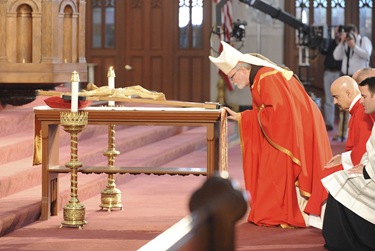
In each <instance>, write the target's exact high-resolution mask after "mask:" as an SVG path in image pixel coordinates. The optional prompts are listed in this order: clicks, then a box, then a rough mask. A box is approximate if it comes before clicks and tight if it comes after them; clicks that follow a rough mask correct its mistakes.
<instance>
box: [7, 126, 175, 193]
mask: <svg viewBox="0 0 375 251" xmlns="http://www.w3.org/2000/svg"><path fill="white" fill-rule="evenodd" d="M97 127H100V126H97ZM101 127H102V128H105V129H106V132H105V133H102V134H99V135H97V136H93V135H92V136H91V137H86V138H83V139H80V140H79V145H78V156H79V160H80V161H82V162H83V163H85V165H96V164H97V163H104V164H106V161H107V159H106V158H105V157H104V155H103V152H104V151H106V150H107V144H108V135H107V132H108V130H107V128H106V127H104V126H101ZM180 130H181V129H179V128H176V127H172V126H158V127H149V126H131V127H122V128H121V127H119V128H117V129H116V131H117V132H116V134H115V136H116V139H117V141H116V149H117V150H119V151H120V153H121V152H122V153H125V152H127V151H130V150H134V149H136V148H139V147H142V146H145V145H147V144H150V143H152V142H155V141H159V140H161V139H165V138H168V137H170V136H173V135H176V134H177V133H179V132H180ZM61 133H62V134H68V133H66V132H61ZM61 136H63V135H61ZM14 147H16V146H14ZM31 148H32V147H31ZM12 153H13V152H12ZM69 158H70V145H68V144H65V146H62V147H60V159H61V161H60V163H61V165H64V163H66V162H67V161H68V160H69ZM0 170H1V172H0V198H2V197H5V196H7V195H10V194H13V193H16V192H19V191H22V190H23V189H27V188H29V187H31V186H35V185H38V184H40V183H41V165H39V166H32V156H31V155H29V156H28V157H24V158H22V159H19V160H16V161H12V162H7V163H4V164H2V165H0Z"/></svg>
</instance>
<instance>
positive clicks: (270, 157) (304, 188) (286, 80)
mask: <svg viewBox="0 0 375 251" xmlns="http://www.w3.org/2000/svg"><path fill="white" fill-rule="evenodd" d="M221 43H222V44H223V51H222V53H221V54H220V56H219V57H217V58H215V57H211V56H210V60H211V61H212V62H213V63H214V64H215V65H216V66H217V67H219V68H220V70H222V71H223V72H224V73H225V74H227V75H228V77H229V78H230V79H231V81H232V82H233V83H234V84H235V85H236V86H237V87H238V88H240V89H243V88H245V87H246V86H250V91H251V95H252V109H251V110H246V111H243V112H239V113H237V112H234V111H233V110H231V109H230V108H228V107H226V108H225V109H226V110H227V112H228V114H229V115H228V118H229V119H233V120H236V121H238V124H239V131H240V138H241V146H242V159H243V171H244V179H245V186H246V189H247V190H248V191H249V193H250V196H251V198H250V200H249V203H250V214H249V217H248V221H249V222H252V223H254V224H257V225H262V226H281V227H306V226H307V217H306V214H304V212H303V210H304V207H305V206H306V204H308V203H309V201H308V199H309V197H310V195H311V192H312V190H313V187H314V186H315V185H316V183H321V181H320V178H321V174H322V170H323V167H324V165H325V164H326V163H327V162H328V161H329V160H330V159H331V157H332V151H331V148H330V144H329V139H328V134H327V131H326V127H325V123H324V120H323V117H322V114H321V112H320V110H319V108H318V107H317V105H316V104H315V102H314V101H313V100H312V99H311V98H310V96H309V95H308V94H307V93H306V91H305V89H304V86H303V85H302V84H301V82H300V81H299V80H298V78H297V76H295V75H294V74H293V72H292V71H290V70H289V69H286V68H283V67H280V66H278V65H276V64H274V63H273V62H271V61H269V60H268V59H267V58H265V57H263V56H262V55H253V54H242V53H241V52H239V51H238V50H236V49H235V48H233V47H232V46H230V45H229V44H227V43H225V42H221Z"/></svg>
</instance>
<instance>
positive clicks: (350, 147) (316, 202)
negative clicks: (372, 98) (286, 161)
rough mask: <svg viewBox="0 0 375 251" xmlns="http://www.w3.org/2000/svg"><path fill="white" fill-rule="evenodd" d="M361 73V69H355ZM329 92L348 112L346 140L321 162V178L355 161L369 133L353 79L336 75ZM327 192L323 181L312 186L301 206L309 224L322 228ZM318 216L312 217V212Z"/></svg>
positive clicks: (369, 121)
mask: <svg viewBox="0 0 375 251" xmlns="http://www.w3.org/2000/svg"><path fill="white" fill-rule="evenodd" d="M358 76H359V77H362V74H361V73H358ZM331 93H332V97H333V100H334V103H335V105H337V106H338V107H339V109H340V110H342V111H346V112H348V113H349V114H350V121H349V128H348V140H347V141H346V144H345V152H343V153H341V154H338V155H336V156H334V157H332V159H331V160H330V161H328V163H327V164H326V165H325V166H324V171H323V173H322V178H323V177H326V176H328V175H329V174H331V173H334V172H337V171H340V170H343V169H349V168H351V167H352V166H354V165H357V164H359V162H360V161H361V158H362V156H363V154H364V153H365V152H366V142H367V140H368V138H369V137H370V135H371V129H372V126H373V123H374V122H373V119H372V117H371V116H370V115H369V114H365V112H364V108H363V106H362V105H361V104H360V102H359V101H360V98H361V93H360V91H359V88H358V84H357V82H356V81H355V80H354V79H353V78H351V77H349V76H342V77H339V78H338V79H336V80H335V81H334V82H333V83H332V85H331ZM327 197H328V193H327V191H326V190H325V188H324V187H323V184H320V185H319V186H316V187H314V189H313V192H312V194H311V197H310V203H309V204H308V206H307V207H306V208H305V212H306V213H308V214H309V215H310V217H309V224H310V225H311V226H314V227H316V228H320V229H321V228H322V224H323V218H324V209H325V202H326V200H327ZM319 214H320V215H321V217H315V215H319Z"/></svg>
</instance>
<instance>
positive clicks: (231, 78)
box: [229, 69, 240, 81]
mask: <svg viewBox="0 0 375 251" xmlns="http://www.w3.org/2000/svg"><path fill="white" fill-rule="evenodd" d="M239 70H240V69H237V71H236V72H235V73H234V74H233V75H232V77H229V78H230V80H232V81H233V78H234V76H235V75H236V74H237V72H238V71H239Z"/></svg>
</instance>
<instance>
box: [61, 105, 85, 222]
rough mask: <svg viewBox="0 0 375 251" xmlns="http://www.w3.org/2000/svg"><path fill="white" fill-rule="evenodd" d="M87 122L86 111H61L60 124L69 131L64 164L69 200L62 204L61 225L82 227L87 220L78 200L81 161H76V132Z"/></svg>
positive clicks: (83, 208)
mask: <svg viewBox="0 0 375 251" xmlns="http://www.w3.org/2000/svg"><path fill="white" fill-rule="evenodd" d="M87 123H88V113H87V112H61V113H60V124H61V125H62V126H63V127H64V131H66V132H68V133H70V161H68V162H67V163H65V166H66V167H68V168H70V174H71V176H70V201H69V203H68V204H67V205H65V206H64V220H63V221H62V222H61V226H60V228H61V227H64V226H66V227H78V228H82V226H83V225H85V224H86V223H87V222H86V221H85V206H83V205H82V204H80V203H79V200H78V193H77V191H78V179H77V177H78V174H77V173H78V171H77V169H78V168H80V167H82V162H79V161H78V155H77V153H78V133H80V132H81V131H82V130H83V128H84V127H85V126H86V125H87Z"/></svg>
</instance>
